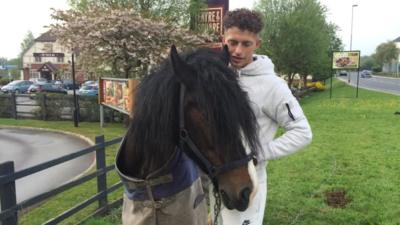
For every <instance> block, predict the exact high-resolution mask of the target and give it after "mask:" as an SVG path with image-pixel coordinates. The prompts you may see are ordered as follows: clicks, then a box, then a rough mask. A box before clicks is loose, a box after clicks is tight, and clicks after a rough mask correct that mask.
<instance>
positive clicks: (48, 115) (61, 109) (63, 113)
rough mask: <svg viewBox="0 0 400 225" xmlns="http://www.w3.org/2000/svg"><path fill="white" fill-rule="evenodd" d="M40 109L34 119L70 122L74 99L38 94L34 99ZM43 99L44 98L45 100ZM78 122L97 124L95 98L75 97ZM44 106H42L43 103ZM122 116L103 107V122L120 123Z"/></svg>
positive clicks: (98, 114)
mask: <svg viewBox="0 0 400 225" xmlns="http://www.w3.org/2000/svg"><path fill="white" fill-rule="evenodd" d="M35 98H36V101H37V103H38V105H40V106H41V107H40V109H39V110H37V111H36V112H35V117H36V118H39V119H45V120H71V119H72V118H73V113H74V97H73V96H72V95H61V94H38V95H37V96H36V97H35ZM43 98H46V99H45V100H44V99H43ZM77 99H78V108H79V121H80V122H83V121H85V122H99V121H100V106H99V103H98V99H97V97H95V96H77ZM44 101H45V102H46V103H45V104H46V106H45V107H44V106H43V102H44ZM123 118H124V114H123V113H120V112H117V111H115V110H112V109H110V108H107V107H104V120H105V122H122V121H123Z"/></svg>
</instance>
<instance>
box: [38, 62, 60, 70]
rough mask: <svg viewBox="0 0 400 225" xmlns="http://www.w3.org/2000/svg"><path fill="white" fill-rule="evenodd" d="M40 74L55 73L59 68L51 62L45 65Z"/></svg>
mask: <svg viewBox="0 0 400 225" xmlns="http://www.w3.org/2000/svg"><path fill="white" fill-rule="evenodd" d="M38 71H39V72H42V71H51V72H55V71H57V67H55V66H54V65H53V64H52V63H51V62H47V63H45V64H43V65H42V66H41V67H40V68H39V69H38Z"/></svg>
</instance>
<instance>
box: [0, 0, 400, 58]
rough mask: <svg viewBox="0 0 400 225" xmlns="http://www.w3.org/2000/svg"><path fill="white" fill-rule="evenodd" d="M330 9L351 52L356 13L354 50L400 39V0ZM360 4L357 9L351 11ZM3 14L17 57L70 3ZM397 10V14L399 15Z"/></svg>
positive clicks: (53, 1)
mask: <svg viewBox="0 0 400 225" xmlns="http://www.w3.org/2000/svg"><path fill="white" fill-rule="evenodd" d="M256 1H257V0H230V1H229V6H230V9H235V8H242V7H245V8H253V5H254V3H255V2H256ZM319 1H320V3H321V4H322V5H324V6H326V7H327V19H328V21H329V22H332V23H334V24H336V25H337V26H338V27H339V30H338V37H339V38H341V39H342V42H343V43H344V46H345V50H350V35H351V14H352V9H353V32H352V36H353V38H352V50H360V51H361V55H371V54H373V53H374V52H375V49H376V47H377V46H378V45H379V44H381V43H384V42H387V41H391V40H394V39H396V38H398V37H400V13H398V9H400V1H399V0H379V1H377V0H319ZM353 4H357V5H358V6H357V7H354V8H353V7H352V5H353ZM0 6H1V13H0V21H1V22H0V57H5V58H8V59H11V58H15V57H17V55H18V53H19V52H20V48H21V47H20V46H21V42H22V41H23V39H24V37H25V36H26V34H27V33H28V31H32V33H33V35H34V37H35V38H36V37H38V36H39V35H40V34H41V33H43V32H45V31H46V28H44V26H46V25H48V24H51V23H53V22H54V21H53V20H51V17H50V14H51V10H50V8H56V9H67V8H68V4H67V0H2V1H1V4H0ZM396 10H397V12H396Z"/></svg>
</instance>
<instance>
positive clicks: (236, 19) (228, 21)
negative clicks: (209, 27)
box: [223, 8, 264, 34]
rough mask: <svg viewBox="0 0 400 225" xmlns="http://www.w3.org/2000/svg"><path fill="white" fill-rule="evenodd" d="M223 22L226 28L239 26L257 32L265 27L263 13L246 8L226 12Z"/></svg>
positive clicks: (241, 28)
mask: <svg viewBox="0 0 400 225" xmlns="http://www.w3.org/2000/svg"><path fill="white" fill-rule="evenodd" d="M223 24H224V29H225V30H226V29H229V28H231V27H238V28H239V29H240V30H247V31H250V32H253V33H255V34H259V33H260V32H261V30H262V29H263V27H264V23H263V19H262V15H261V14H260V13H259V12H256V11H254V10H249V9H246V8H242V9H236V10H233V11H229V12H228V13H226V15H225V16H224V21H223Z"/></svg>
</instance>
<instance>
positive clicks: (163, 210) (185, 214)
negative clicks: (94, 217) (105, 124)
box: [116, 140, 208, 225]
mask: <svg viewBox="0 0 400 225" xmlns="http://www.w3.org/2000/svg"><path fill="white" fill-rule="evenodd" d="M124 143H125V141H124V140H123V142H122V144H121V147H120V149H122V147H124ZM119 152H120V151H118V154H117V158H116V169H117V172H118V174H119V175H120V177H121V180H122V182H123V184H124V187H125V193H124V198H123V209H122V223H123V225H207V215H208V211H207V204H206V201H205V194H204V191H203V187H202V181H201V179H200V175H199V174H200V171H199V170H198V168H197V166H196V165H195V163H194V162H193V161H192V160H191V159H189V157H188V156H187V155H186V154H185V153H184V152H183V151H181V150H180V149H179V148H177V149H176V150H175V152H174V154H173V155H172V156H171V157H170V159H169V160H168V162H166V164H165V166H163V167H162V168H160V169H158V170H157V171H155V172H153V173H151V174H150V175H148V176H147V177H146V179H139V178H135V177H131V176H127V175H126V174H124V173H123V172H121V170H120V166H119V161H120V160H121V159H120V157H119Z"/></svg>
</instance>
